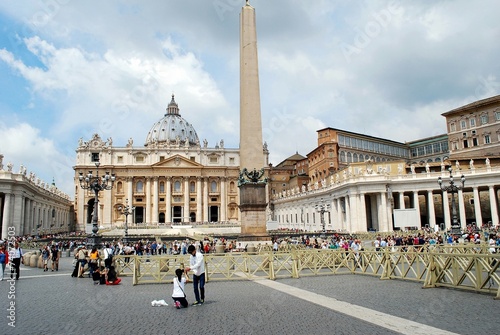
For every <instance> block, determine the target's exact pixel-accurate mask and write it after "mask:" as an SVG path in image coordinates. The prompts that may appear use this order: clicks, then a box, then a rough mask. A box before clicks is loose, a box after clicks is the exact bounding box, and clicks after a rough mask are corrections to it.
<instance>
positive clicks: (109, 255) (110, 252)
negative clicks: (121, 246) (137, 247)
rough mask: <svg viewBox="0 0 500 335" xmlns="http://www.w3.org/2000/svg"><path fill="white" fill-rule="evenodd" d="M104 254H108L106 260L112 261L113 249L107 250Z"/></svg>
mask: <svg viewBox="0 0 500 335" xmlns="http://www.w3.org/2000/svg"><path fill="white" fill-rule="evenodd" d="M106 252H107V253H108V257H106V259H113V249H111V248H107V249H106Z"/></svg>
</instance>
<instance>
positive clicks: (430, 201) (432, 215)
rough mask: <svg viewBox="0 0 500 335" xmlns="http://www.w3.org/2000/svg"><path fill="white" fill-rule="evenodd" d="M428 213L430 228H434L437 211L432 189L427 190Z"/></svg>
mask: <svg viewBox="0 0 500 335" xmlns="http://www.w3.org/2000/svg"><path fill="white" fill-rule="evenodd" d="M427 213H428V214H427V216H428V220H427V221H428V223H429V228H431V229H434V226H435V225H436V211H435V209H434V196H433V195H432V190H427Z"/></svg>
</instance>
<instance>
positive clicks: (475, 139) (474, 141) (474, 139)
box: [472, 137, 477, 147]
mask: <svg viewBox="0 0 500 335" xmlns="http://www.w3.org/2000/svg"><path fill="white" fill-rule="evenodd" d="M472 146H473V147H477V138H476V137H474V138H473V139H472Z"/></svg>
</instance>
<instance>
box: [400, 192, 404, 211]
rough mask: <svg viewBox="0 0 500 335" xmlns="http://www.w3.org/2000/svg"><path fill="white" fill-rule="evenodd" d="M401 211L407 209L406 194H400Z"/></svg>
mask: <svg viewBox="0 0 500 335" xmlns="http://www.w3.org/2000/svg"><path fill="white" fill-rule="evenodd" d="M399 209H405V193H404V192H399Z"/></svg>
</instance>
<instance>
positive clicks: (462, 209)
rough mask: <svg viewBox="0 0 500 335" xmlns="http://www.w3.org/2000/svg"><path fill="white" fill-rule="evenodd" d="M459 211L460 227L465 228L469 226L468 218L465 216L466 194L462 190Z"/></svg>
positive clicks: (459, 192)
mask: <svg viewBox="0 0 500 335" xmlns="http://www.w3.org/2000/svg"><path fill="white" fill-rule="evenodd" d="M458 213H459V220H460V227H462V228H463V229H465V228H466V227H467V218H466V217H465V203H464V194H463V192H462V190H459V191H458Z"/></svg>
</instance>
